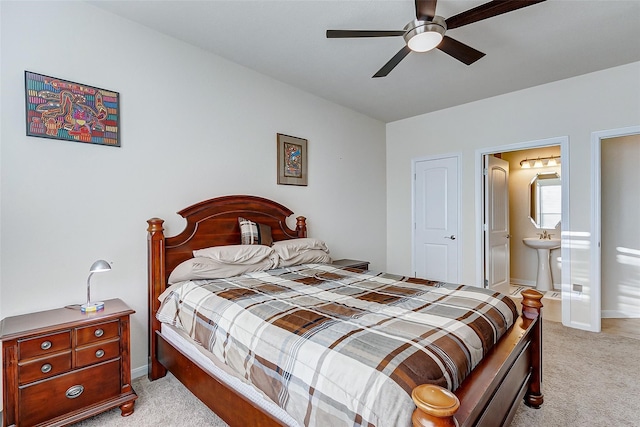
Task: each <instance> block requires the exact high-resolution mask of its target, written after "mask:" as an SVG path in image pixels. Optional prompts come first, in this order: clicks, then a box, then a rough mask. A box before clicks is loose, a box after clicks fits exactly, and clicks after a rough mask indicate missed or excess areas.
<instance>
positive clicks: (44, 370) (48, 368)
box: [40, 363, 52, 374]
mask: <svg viewBox="0 0 640 427" xmlns="http://www.w3.org/2000/svg"><path fill="white" fill-rule="evenodd" d="M51 368H52V366H51V363H45V364H44V365H42V367H41V368H40V372H42V373H43V374H48V373H49V372H51Z"/></svg>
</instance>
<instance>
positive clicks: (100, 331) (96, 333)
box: [93, 329, 104, 338]
mask: <svg viewBox="0 0 640 427" xmlns="http://www.w3.org/2000/svg"><path fill="white" fill-rule="evenodd" d="M93 335H95V336H96V337H98V338H100V337H101V336H103V335H104V331H103V330H102V329H96V331H95V332H94V333H93Z"/></svg>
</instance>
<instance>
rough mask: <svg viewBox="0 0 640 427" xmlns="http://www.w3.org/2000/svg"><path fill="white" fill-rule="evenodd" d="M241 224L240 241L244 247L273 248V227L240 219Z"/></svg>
mask: <svg viewBox="0 0 640 427" xmlns="http://www.w3.org/2000/svg"><path fill="white" fill-rule="evenodd" d="M238 223H239V224H240V239H241V242H242V244H243V245H266V246H271V244H272V243H273V237H271V227H269V226H268V225H265V224H260V223H258V222H254V221H251V220H248V219H246V218H242V217H238Z"/></svg>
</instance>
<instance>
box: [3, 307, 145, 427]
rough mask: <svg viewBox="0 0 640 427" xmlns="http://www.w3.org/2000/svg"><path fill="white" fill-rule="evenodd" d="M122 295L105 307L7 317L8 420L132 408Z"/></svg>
mask: <svg viewBox="0 0 640 427" xmlns="http://www.w3.org/2000/svg"><path fill="white" fill-rule="evenodd" d="M133 313H134V311H133V310H132V309H131V308H129V307H128V306H127V305H126V304H125V303H124V302H122V301H121V300H119V299H110V300H106V301H105V302H104V308H103V309H102V310H100V311H97V312H92V313H83V312H82V311H81V310H74V309H72V308H68V307H63V308H57V309H53V310H46V311H40V312H36V313H28V314H21V315H18V316H12V317H6V318H4V319H2V321H0V342H1V345H2V351H1V352H0V355H1V356H2V403H3V405H2V412H0V416H1V417H2V420H1V421H0V426H9V427H16V426H17V427H29V426H39V427H44V426H66V425H69V424H73V423H77V422H78V421H80V420H83V419H85V418H89V417H92V416H94V415H97V414H99V413H101V412H104V411H108V410H109V409H112V408H115V407H120V410H121V413H122V416H127V415H131V414H132V413H133V411H134V403H135V400H136V399H137V398H138V396H136V393H135V391H134V390H133V388H132V387H131V360H130V358H129V357H130V352H131V348H130V342H131V335H130V326H129V325H130V318H129V316H130V315H131V314H133Z"/></svg>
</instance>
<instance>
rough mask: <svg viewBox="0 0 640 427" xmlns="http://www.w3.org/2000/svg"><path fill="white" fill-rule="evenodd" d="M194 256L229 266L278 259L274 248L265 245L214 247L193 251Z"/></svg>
mask: <svg viewBox="0 0 640 427" xmlns="http://www.w3.org/2000/svg"><path fill="white" fill-rule="evenodd" d="M193 256H194V257H206V258H211V259H213V260H215V261H220V262H224V263H228V264H255V263H258V262H262V261H264V260H265V259H269V258H274V257H277V255H276V253H275V252H274V250H273V249H272V248H270V247H269V246H264V245H229V246H212V247H210V248H206V249H198V250H195V251H193ZM276 262H277V259H276Z"/></svg>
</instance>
